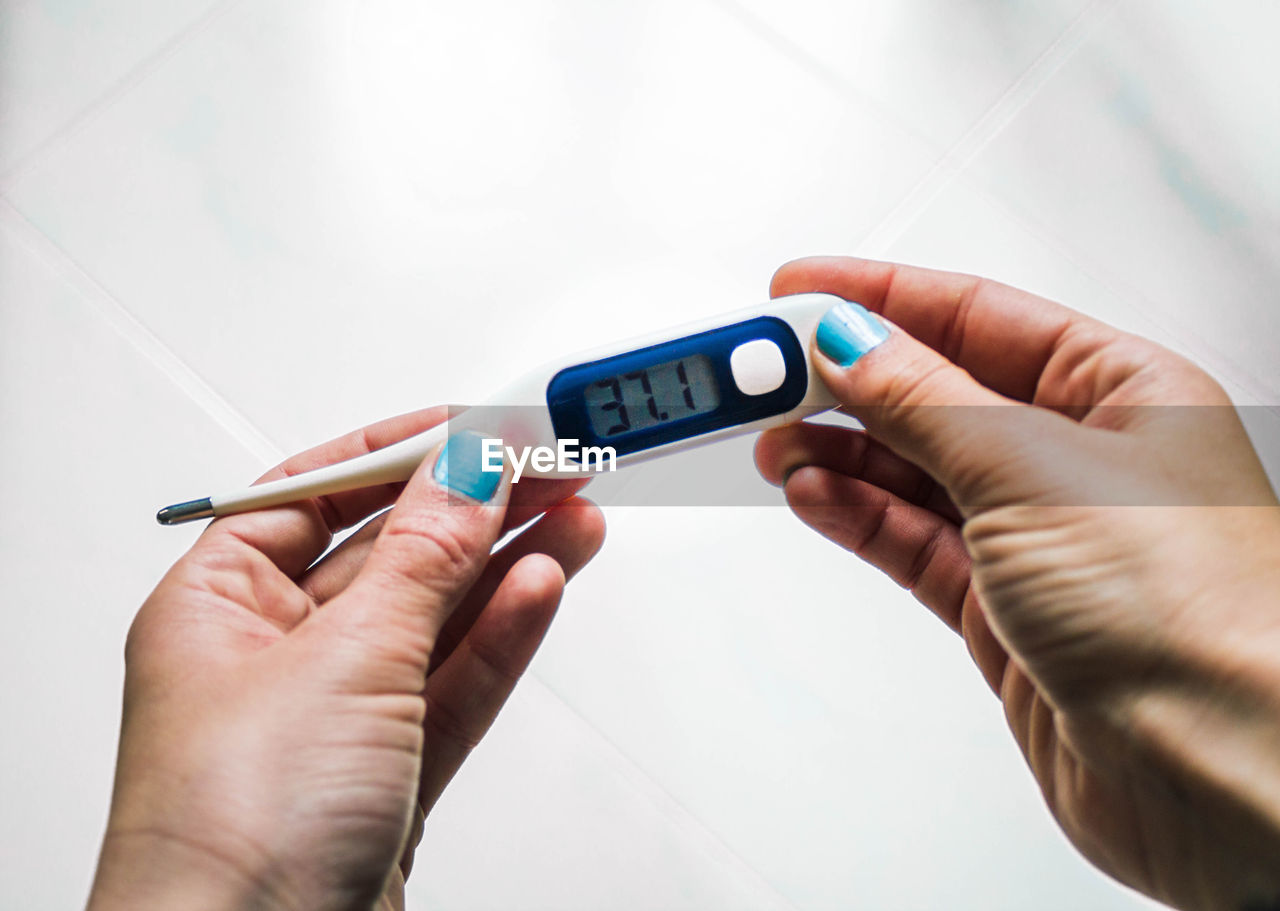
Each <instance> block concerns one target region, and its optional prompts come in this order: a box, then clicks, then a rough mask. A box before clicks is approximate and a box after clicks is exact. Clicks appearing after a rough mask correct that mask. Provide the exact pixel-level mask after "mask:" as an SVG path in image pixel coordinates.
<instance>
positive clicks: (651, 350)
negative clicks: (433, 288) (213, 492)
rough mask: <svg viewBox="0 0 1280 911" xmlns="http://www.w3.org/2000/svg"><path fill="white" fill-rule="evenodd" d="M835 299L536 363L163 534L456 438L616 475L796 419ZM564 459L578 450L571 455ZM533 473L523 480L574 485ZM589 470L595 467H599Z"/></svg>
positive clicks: (289, 498) (809, 400) (410, 462)
mask: <svg viewBox="0 0 1280 911" xmlns="http://www.w3.org/2000/svg"><path fill="white" fill-rule="evenodd" d="M838 302H839V299H838V298H835V297H832V296H831V295H827V294H797V295H793V296H791V297H782V298H777V299H775V300H772V301H769V302H768V303H766V304H763V305H761V306H758V307H752V308H750V309H747V310H739V311H736V312H733V313H727V314H723V315H721V316H718V317H713V318H710V319H704V320H700V321H698V322H694V323H689V324H687V325H683V326H678V327H675V328H672V329H667V330H664V331H662V332H657V333H653V334H652V335H648V336H644V337H641V338H637V339H631V340H630V341H627V342H622V343H616V344H613V345H609V346H606V347H602V348H597V349H593V350H591V351H586V352H580V353H578V354H576V355H572V356H570V357H565V358H560V359H559V360H556V361H552V362H550V363H547V364H544V365H543V366H541V367H539V368H538V369H536V370H533V371H531V372H529V373H527V374H525V375H524V376H523V377H521V378H520V379H518V380H516V381H515V382H513V383H511V384H509V385H508V386H506V387H505V388H503V389H501V390H500V391H499V392H497V393H495V394H494V395H493V396H491V397H490V398H489V399H488V400H486V401H485V402H483V403H481V405H480V406H479V407H475V408H470V409H467V410H465V411H463V412H461V413H460V414H457V415H455V416H451V417H450V419H449V420H448V421H446V422H445V423H443V424H440V425H437V426H436V427H433V428H431V429H430V430H427V431H425V432H423V433H420V434H418V435H416V436H413V437H410V438H408V439H406V440H402V441H400V442H399V443H395V444H393V445H391V446H388V447H386V448H384V449H379V450H377V451H376V452H371V453H368V454H367V455H362V456H359V457H357V458H354V459H350V460H348V461H345V462H338V463H336V464H334V465H328V466H326V467H324V468H319V469H316V470H315V471H310V472H306V473H304V474H299V475H295V476H293V477H290V478H284V479H281V480H279V481H270V482H268V483H265V484H259V485H256V486H254V487H249V488H246V489H244V490H241V491H237V492H235V493H229V494H222V495H220V496H214V497H209V498H207V499H204V500H192V501H190V502H187V503H179V504H177V505H175V506H169V507H166V508H165V509H162V510H161V511H160V513H159V514H158V515H157V517H156V518H157V519H158V520H159V521H160V522H161V523H162V524H165V525H174V524H177V523H180V522H187V521H192V520H195V519H203V518H209V517H212V516H224V515H231V514H233V513H238V512H246V511H249V510H253V509H265V508H267V507H271V506H279V505H281V504H284V503H292V502H296V501H298V500H302V499H306V498H308V497H316V496H323V495H325V494H332V493H338V492H341V491H344V490H354V489H356V488H359V487H369V486H373V485H376V484H388V483H392V482H395V481H405V480H408V479H409V478H410V477H411V476H412V475H413V472H414V470H415V469H416V468H417V467H418V465H419V464H420V463H421V462H422V460H423V459H424V458H426V457H427V456H428V455H429V454H430V453H431V452H432V450H434V449H435V448H436V446H438V445H439V444H441V443H443V442H444V441H445V439H446V438H447V437H449V436H451V435H452V434H455V433H458V432H459V431H462V430H473V431H476V432H479V433H481V434H483V435H485V436H486V437H487V438H492V439H495V440H496V439H501V440H502V445H503V446H504V447H510V448H512V449H515V450H524V449H529V450H532V449H535V448H545V449H550V450H557V449H558V448H559V446H560V443H561V441H576V447H575V448H576V451H581V452H596V453H598V452H600V451H602V450H604V449H606V448H607V449H609V450H611V451H612V453H614V454H615V459H614V462H615V464H616V465H617V466H622V465H627V464H630V463H633V462H641V461H645V460H647V459H653V458H657V457H659V456H664V455H668V454H670V453H673V452H679V451H681V450H684V449H689V448H692V447H695V446H702V445H705V444H707V443H712V442H715V441H717V440H722V439H725V438H727V437H731V436H737V435H739V434H744V433H752V432H756V431H759V430H764V429H765V428H768V427H776V426H779V425H782V424H788V423H791V422H793V421H798V420H800V419H802V418H804V417H806V416H808V415H811V414H816V413H818V412H821V411H827V410H829V409H831V408H834V407H835V406H836V404H837V403H836V402H835V400H834V399H833V398H832V397H831V395H830V393H828V392H827V390H826V387H825V386H823V385H822V383H821V381H820V380H819V379H818V377H817V374H816V373H815V372H814V370H813V367H812V364H810V363H809V342H810V340H811V339H812V338H813V335H814V332H815V331H816V329H817V325H818V322H819V320H821V319H822V316H823V314H825V313H826V312H827V311H828V310H829V309H831V307H832V306H834V305H835V304H836V303H838ZM569 451H575V450H574V449H571V450H569ZM583 461H584V462H585V463H587V464H586V465H578V464H574V465H572V466H568V469H569V470H565V469H562V468H561V467H560V466H559V465H556V466H554V467H550V468H547V467H537V466H535V465H534V464H533V462H532V460H531V461H530V462H529V464H527V465H526V467H525V469H524V474H525V476H530V475H533V476H541V477H580V476H581V474H582V472H583V471H584V470H590V468H591V463H590V460H588V459H584V460H583ZM596 464H597V465H598V464H599V462H597V463H596Z"/></svg>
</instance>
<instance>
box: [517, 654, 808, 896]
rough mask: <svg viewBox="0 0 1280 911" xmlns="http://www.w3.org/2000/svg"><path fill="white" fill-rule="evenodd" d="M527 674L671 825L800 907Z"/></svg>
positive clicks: (760, 886)
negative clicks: (699, 839)
mask: <svg viewBox="0 0 1280 911" xmlns="http://www.w3.org/2000/svg"><path fill="white" fill-rule="evenodd" d="M528 677H529V678H530V680H531V681H532V683H533V684H534V685H535V686H536V688H537V689H538V690H540V691H541V692H542V693H543V695H544V696H545V697H546V698H549V699H551V700H553V701H555V702H556V703H559V704H560V705H561V706H563V707H564V708H565V710H566V711H567V712H568V713H569V714H570V715H571V716H572V717H573V719H574V720H575V721H576V722H577V723H578V724H579V725H581V726H582V727H585V728H586V729H588V730H589V731H591V733H592V734H593V735H594V737H595V739H596V740H597V741H598V745H599V748H600V749H601V751H602V752H603V753H604V754H605V755H606V757H607V760H608V762H609V764H610V765H611V766H613V767H614V768H615V770H617V771H618V772H619V774H621V775H623V776H624V778H625V779H626V781H627V782H628V783H629V784H630V785H631V787H632V788H634V789H635V790H636V791H637V792H640V793H641V794H643V796H644V797H645V798H646V799H648V800H649V801H650V802H651V803H652V804H654V808H655V809H657V810H658V811H659V812H660V813H661V814H662V815H663V816H664V817H665V818H666V819H667V821H668V822H670V823H671V824H672V825H674V826H677V827H678V828H679V829H680V830H682V831H684V832H686V833H697V834H698V835H700V836H701V838H702V839H703V840H704V841H706V842H708V843H709V847H711V848H712V849H713V850H714V853H716V854H719V855H721V857H720V858H719V859H720V861H721V863H725V864H726V866H730V867H732V868H736V869H737V870H738V871H739V872H740V873H745V874H746V875H747V877H748V879H749V881H750V882H751V883H752V885H753V886H754V887H755V888H756V889H757V890H758V891H760V892H761V893H765V894H767V895H769V896H771V897H773V898H774V899H775V904H777V903H780V905H781V907H783V908H786V909H788V911H799V906H798V905H796V904H795V903H794V902H793V901H792V900H791V899H790V898H788V897H787V896H786V895H785V894H784V893H783V892H782V891H780V890H779V889H778V887H777V886H775V885H774V884H773V883H772V882H770V881H769V879H768V878H767V877H766V876H765V875H764V874H763V873H761V872H760V871H759V870H758V869H756V867H755V866H753V865H752V864H751V863H750V862H748V861H747V859H746V858H745V857H743V856H742V855H741V854H739V853H738V852H737V851H736V850H735V849H734V848H733V847H732V846H731V845H730V844H729V843H728V842H727V841H725V839H724V837H723V836H721V835H720V833H718V832H717V831H716V830H715V829H713V828H712V827H711V826H710V825H708V824H707V823H706V822H705V821H704V820H702V819H701V818H700V817H699V816H698V815H697V814H695V813H694V812H693V811H692V810H690V809H689V808H688V807H686V806H685V805H684V804H683V803H682V802H681V801H680V800H679V799H678V798H676V796H675V795H674V794H672V793H671V791H669V790H668V789H667V788H666V787H664V786H663V785H662V784H661V783H660V782H659V781H658V780H657V779H656V778H655V777H654V776H653V775H651V774H650V773H649V772H648V771H647V770H646V769H645V768H644V767H643V766H642V765H640V763H638V762H637V761H636V760H635V759H633V758H632V757H631V756H628V755H627V754H626V753H625V752H624V751H623V750H622V748H621V747H620V746H618V744H617V743H615V742H614V741H613V739H612V738H611V737H609V736H608V735H606V734H605V733H604V732H603V731H602V730H600V728H599V726H598V725H596V724H595V723H594V722H592V721H591V720H590V719H589V718H587V717H586V716H585V715H583V714H582V712H580V711H579V710H578V709H577V708H576V707H575V706H574V705H572V704H571V703H570V702H569V701H568V700H567V699H565V698H564V697H563V696H561V695H560V694H559V693H558V692H557V691H556V690H555V688H554V687H552V686H551V685H550V684H549V683H547V681H546V680H544V679H543V678H542V676H541V675H540V674H538V673H537V672H535V671H532V670H531V671H530V672H529V673H528Z"/></svg>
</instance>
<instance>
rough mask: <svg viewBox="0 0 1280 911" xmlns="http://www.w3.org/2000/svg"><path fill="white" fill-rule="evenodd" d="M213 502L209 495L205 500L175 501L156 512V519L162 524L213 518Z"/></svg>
mask: <svg viewBox="0 0 1280 911" xmlns="http://www.w3.org/2000/svg"><path fill="white" fill-rule="evenodd" d="M212 518H213V503H212V502H211V501H210V500H209V498H208V497H205V498H204V499H203V500H188V501H187V502H185V503H174V504H173V505H172V506H166V507H165V508H164V509H162V510H160V511H159V512H158V513H156V521H157V522H159V523H160V524H161V525H181V524H182V523H183V522H194V521H196V520H197V519H212Z"/></svg>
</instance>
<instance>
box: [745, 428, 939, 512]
mask: <svg viewBox="0 0 1280 911" xmlns="http://www.w3.org/2000/svg"><path fill="white" fill-rule="evenodd" d="M755 458H756V465H757V467H758V468H759V469H760V473H761V475H762V476H763V477H764V479H765V480H766V481H768V482H769V483H770V484H775V485H777V486H779V487H781V486H783V485H785V484H786V480H787V478H789V477H790V476H791V475H792V473H793V472H795V471H796V470H798V469H800V468H803V467H804V466H806V465H816V466H818V467H819V468H827V469H830V470H831V471H835V472H839V473H840V474H844V475H848V476H849V477H851V478H858V479H860V480H863V481H866V482H867V483H868V484H871V485H873V486H875V487H879V488H881V489H882V490H887V491H888V492H889V493H891V494H893V495H894V496H896V497H898V498H900V499H902V500H905V501H906V502H908V503H911V504H913V505H915V506H923V507H924V508H925V509H931V510H933V511H934V512H936V513H937V514H938V515H940V516H942V517H943V518H946V519H948V520H950V521H952V522H956V523H958V522H959V521H960V513H959V512H958V511H957V510H956V507H955V504H954V503H952V502H951V499H950V498H949V497H948V496H947V492H946V491H945V490H944V489H943V488H942V485H940V484H939V483H938V482H937V481H936V480H934V478H933V477H932V476H931V475H930V474H929V473H928V472H925V471H922V470H921V469H920V468H919V467H918V466H916V465H912V464H911V463H910V462H908V461H907V460H906V459H904V458H902V457H901V456H898V455H896V454H895V453H893V452H892V451H891V450H890V449H888V448H887V447H885V446H882V445H881V444H880V443H877V442H876V441H875V440H873V439H872V438H871V437H870V436H868V435H867V434H866V433H863V432H861V431H858V430H852V429H850V428H847V427H833V426H831V425H829V424H809V423H806V422H803V421H800V422H797V423H795V424H787V425H786V426H783V427H776V428H774V429H772V430H766V431H765V432H764V433H762V434H760V438H759V439H758V440H757V441H756V449H755Z"/></svg>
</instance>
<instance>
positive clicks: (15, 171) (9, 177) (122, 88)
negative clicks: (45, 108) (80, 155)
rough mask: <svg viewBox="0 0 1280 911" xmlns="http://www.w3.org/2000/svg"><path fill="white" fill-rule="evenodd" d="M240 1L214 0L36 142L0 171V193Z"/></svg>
mask: <svg viewBox="0 0 1280 911" xmlns="http://www.w3.org/2000/svg"><path fill="white" fill-rule="evenodd" d="M240 2H241V0H216V2H215V3H214V4H213V5H212V6H211V7H209V8H208V9H206V10H205V11H204V13H202V14H201V15H200V16H199V17H198V18H197V19H196V20H195V21H193V22H190V23H188V24H187V25H185V26H183V27H182V28H180V29H179V30H178V31H177V32H176V33H175V34H173V35H171V36H170V37H169V38H168V39H166V40H165V41H164V43H163V44H161V45H160V47H158V48H157V49H156V50H154V51H152V52H151V53H150V54H149V55H147V56H146V57H144V58H143V59H142V61H141V62H140V63H138V64H136V65H135V66H134V67H133V68H132V69H130V70H129V71H128V72H126V73H125V74H124V75H123V76H121V77H120V78H119V79H118V80H116V82H115V83H113V84H112V85H110V86H109V87H108V88H107V89H106V91H104V92H103V93H102V94H101V95H98V96H97V97H96V98H94V99H93V100H91V101H90V102H89V103H88V104H86V105H85V106H84V107H83V108H81V109H80V110H79V111H77V112H76V113H75V114H73V115H71V117H70V119H68V120H67V121H65V122H64V123H63V124H62V125H61V126H59V127H57V128H56V129H54V131H53V132H52V133H50V134H49V135H47V136H46V137H45V138H44V139H42V140H40V141H39V142H38V143H36V145H35V147H34V148H33V149H31V150H30V151H28V152H27V153H26V154H24V155H22V156H21V157H20V158H18V160H17V161H15V162H13V164H11V165H10V166H9V167H8V168H6V169H5V170H4V171H3V172H0V192H3V191H4V190H6V189H7V188H8V187H10V186H12V185H13V184H14V183H16V182H17V181H19V180H20V179H21V178H22V177H24V176H25V175H26V174H27V172H29V171H30V170H32V169H33V168H34V167H35V166H36V165H37V164H38V163H39V162H40V161H41V160H42V159H44V157H45V156H46V155H48V154H49V153H51V152H53V151H55V150H56V149H57V148H58V147H59V146H61V145H63V144H65V143H66V142H67V141H68V140H70V139H71V138H73V137H74V136H75V135H76V134H77V133H79V132H80V130H82V129H83V128H84V127H85V126H86V125H87V124H88V123H89V122H90V121H92V120H93V119H94V118H95V117H97V116H98V115H99V114H101V113H103V112H104V111H106V110H107V109H108V108H110V107H111V106H112V105H113V104H115V103H116V102H117V101H119V100H120V99H121V98H122V97H124V96H125V95H126V94H127V93H128V92H129V91H130V90H132V89H133V88H134V87H135V86H137V85H138V84H139V83H141V82H143V81H145V80H146V79H147V78H148V77H149V76H151V75H152V73H154V72H155V71H156V70H158V69H159V68H160V67H162V66H163V65H164V64H165V63H167V62H168V61H169V59H170V58H172V57H173V56H174V55H175V54H176V53H177V52H178V51H179V50H180V49H181V48H182V47H184V46H185V45H186V44H187V43H188V42H189V41H191V40H192V39H193V38H195V37H196V36H198V35H199V34H200V33H201V32H203V31H205V30H206V29H208V28H209V27H210V26H211V25H213V24H214V23H215V22H216V21H217V20H218V19H219V18H221V17H222V16H223V15H224V14H225V13H226V12H228V11H229V10H230V9H231V8H232V7H234V6H236V5H237V4H238V3H240Z"/></svg>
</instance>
